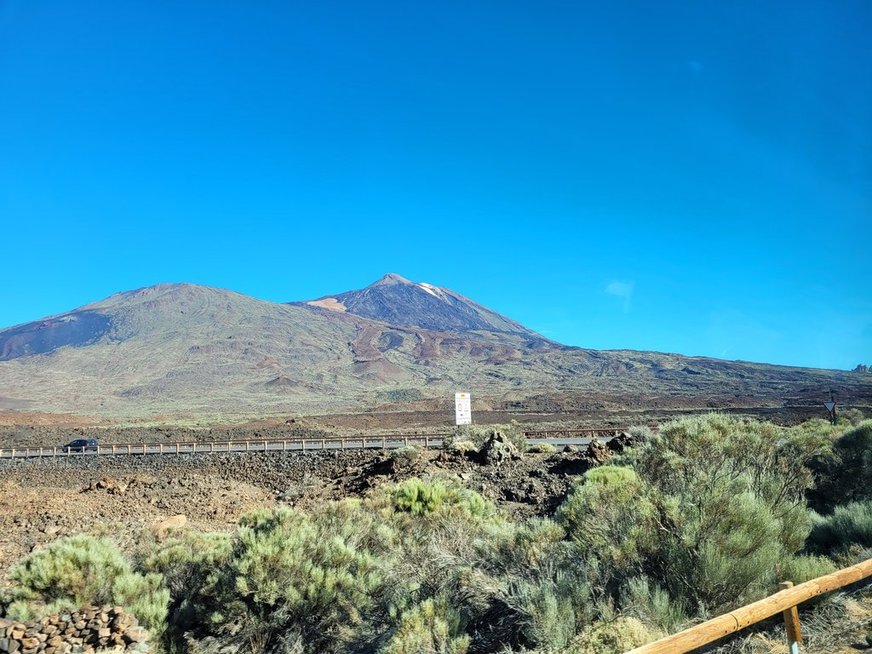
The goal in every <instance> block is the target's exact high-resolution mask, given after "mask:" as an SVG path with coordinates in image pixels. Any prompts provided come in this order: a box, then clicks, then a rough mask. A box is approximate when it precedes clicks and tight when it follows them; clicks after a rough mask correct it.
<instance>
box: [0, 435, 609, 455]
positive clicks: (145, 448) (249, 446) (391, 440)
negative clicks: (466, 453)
mask: <svg viewBox="0 0 872 654" xmlns="http://www.w3.org/2000/svg"><path fill="white" fill-rule="evenodd" d="M620 431H621V430H615V429H607V430H606V429H604V430H572V431H566V432H548V433H547V434H551V433H554V434H558V433H562V434H565V435H564V436H562V437H561V436H549V435H546V434H544V433H542V432H531V433H530V436H529V437H528V438H527V442H528V443H530V444H531V445H534V444H539V443H550V444H551V445H553V446H554V447H565V446H566V445H576V446H587V445H588V444H589V443H590V442H591V440H593V438H594V437H596V438H597V439H598V440H600V441H602V442H606V441H608V440H610V439H611V438H613V437H614V436H615V435H617V433H620ZM586 434H590V435H586ZM442 438H443V434H415V435H397V436H366V437H363V436H357V437H346V438H324V439H299V438H297V439H288V440H264V441H239V442H233V441H222V442H202V443H131V444H120V445H100V446H99V447H98V448H97V450H96V451H87V450H86V451H64V449H65V448H63V447H41V448H37V447H25V448H7V449H0V459H19V458H41V457H76V456H135V455H139V456H142V455H146V454H156V455H176V454H213V453H218V452H308V451H312V450H361V449H367V450H369V449H380V450H381V449H387V450H392V449H397V448H400V447H405V446H407V445H415V446H418V447H426V448H437V449H438V448H441V447H442Z"/></svg>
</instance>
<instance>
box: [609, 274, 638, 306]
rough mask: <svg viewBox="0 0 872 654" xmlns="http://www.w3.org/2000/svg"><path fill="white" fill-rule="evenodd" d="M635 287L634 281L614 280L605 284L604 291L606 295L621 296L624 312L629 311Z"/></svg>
mask: <svg viewBox="0 0 872 654" xmlns="http://www.w3.org/2000/svg"><path fill="white" fill-rule="evenodd" d="M635 288H636V282H623V281H619V280H615V281H612V282H609V283H608V285H606V288H605V292H606V294H608V295H614V296H615V297H618V298H621V299H622V300H623V301H624V302H623V307H624V313H629V312H630V304H631V302H632V301H633V291H634V290H635Z"/></svg>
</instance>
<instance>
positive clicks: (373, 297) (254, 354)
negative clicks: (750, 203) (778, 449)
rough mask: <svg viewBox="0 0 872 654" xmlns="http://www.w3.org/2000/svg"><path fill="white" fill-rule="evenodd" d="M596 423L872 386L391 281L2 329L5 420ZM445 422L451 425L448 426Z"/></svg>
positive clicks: (110, 308) (807, 402) (148, 291)
mask: <svg viewBox="0 0 872 654" xmlns="http://www.w3.org/2000/svg"><path fill="white" fill-rule="evenodd" d="M457 390H470V391H472V392H473V394H474V398H475V402H476V404H475V408H476V410H477V411H481V410H489V409H490V410H494V411H503V412H543V413H550V412H559V411H573V412H575V413H577V414H580V415H581V414H584V415H588V414H591V413H592V412H596V411H604V410H611V409H614V408H621V409H623V410H629V411H646V410H650V409H658V410H664V409H677V408H687V407H703V408H704V407H713V408H714V407H717V408H726V407H745V406H753V407H780V406H805V407H812V406H816V405H817V404H818V403H819V401H821V398H823V399H828V398H829V393H830V391H831V390H833V391H835V392H836V393H837V394H838V398H839V399H840V402H841V403H843V404H846V403H848V404H850V403H854V404H862V405H864V406H868V405H870V404H872V375H868V374H862V373H849V372H841V371H827V370H814V369H803V368H789V367H784V366H770V365H765V364H752V363H744V362H728V361H719V360H717V359H709V358H699V357H696V358H691V357H685V356H681V355H677V354H661V353H655V352H634V351H597V350H588V349H582V348H570V347H566V346H563V345H560V344H558V343H554V342H553V341H549V340H547V339H545V338H543V337H541V336H539V335H538V334H536V333H535V332H533V331H531V330H529V329H526V328H525V327H523V326H522V325H520V324H518V323H516V322H514V321H512V320H510V319H508V318H505V317H503V316H500V315H499V314H497V313H495V312H493V311H491V310H489V309H486V308H485V307H482V306H481V305H478V304H476V303H475V302H473V301H471V300H469V299H467V298H464V297H463V296H462V295H459V294H457V293H455V292H453V291H450V290H448V289H444V288H439V287H436V286H430V285H427V284H416V283H414V282H410V281H408V280H405V279H403V278H401V277H399V276H398V275H388V276H386V277H384V278H382V279H381V280H379V281H378V282H376V283H375V284H373V285H372V286H369V287H367V288H365V289H362V290H360V291H350V292H348V293H339V294H337V295H334V296H330V297H327V298H322V299H320V300H316V301H313V302H308V303H307V302H301V303H291V304H282V303H274V302H265V301H263V300H258V299H255V298H252V297H248V296H245V295H241V294H239V293H234V292H232V291H227V290H223V289H218V288H211V287H205V286H197V285H193V284H161V285H158V286H151V287H148V288H143V289H138V290H135V291H127V292H123V293H118V294H116V295H113V296H111V297H109V298H106V299H105V300H102V301H100V302H95V303H93V304H89V305H87V306H84V307H81V308H79V309H76V310H74V311H70V312H68V313H64V314H61V315H58V316H53V317H49V318H45V319H42V320H39V321H36V322H32V323H28V324H24V325H18V326H15V327H10V328H8V329H5V330H2V331H0V409H6V410H17V411H31V412H53V413H72V414H78V415H99V416H107V417H130V418H137V417H154V416H165V417H167V416H169V417H173V418H179V417H190V418H199V417H205V416H208V417H210V418H220V417H233V416H242V415H255V414H283V415H287V414H289V413H291V414H292V413H296V412H300V413H337V412H360V411H362V410H369V409H373V408H376V409H378V410H379V411H409V410H415V411H434V410H436V409H439V411H444V410H445V408H446V407H447V406H448V405H449V403H450V400H451V398H452V397H453V393H454V392H455V391H457ZM440 415H441V414H440Z"/></svg>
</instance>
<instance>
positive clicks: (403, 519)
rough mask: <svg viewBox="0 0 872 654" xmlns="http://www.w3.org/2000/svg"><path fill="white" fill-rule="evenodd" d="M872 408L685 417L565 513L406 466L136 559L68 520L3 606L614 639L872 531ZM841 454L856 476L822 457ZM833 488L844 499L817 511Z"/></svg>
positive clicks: (389, 651) (624, 641) (804, 565)
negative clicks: (838, 420) (71, 527)
mask: <svg viewBox="0 0 872 654" xmlns="http://www.w3.org/2000/svg"><path fill="white" fill-rule="evenodd" d="M870 425H872V423H869V422H866V423H861V424H860V425H858V426H857V427H853V428H850V429H849V430H848V431H847V432H846V433H845V434H843V435H841V436H839V435H838V434H833V433H832V432H830V431H825V430H823V429H822V428H821V427H820V426H819V425H805V426H802V427H800V428H797V429H791V430H784V429H779V428H776V427H774V426H772V425H769V424H766V423H759V422H750V421H740V420H735V419H730V418H726V417H723V416H708V417H704V418H694V419H687V420H680V421H675V422H672V423H669V424H666V425H664V426H662V427H661V429H660V430H659V431H658V432H657V433H654V432H651V431H650V430H647V431H645V432H644V434H643V435H644V438H642V439H640V440H639V444H638V445H637V446H636V447H634V448H633V449H631V450H628V451H625V453H624V455H622V456H621V457H617V458H614V459H612V460H611V461H610V463H611V464H612V465H608V466H601V467H599V468H594V469H591V470H589V471H587V472H586V473H585V474H584V475H583V476H581V477H580V478H579V479H578V481H577V483H576V484H575V485H574V487H573V489H572V491H571V492H570V493H569V494H568V496H567V497H566V498H565V500H564V502H563V503H562V505H561V506H560V507H559V508H558V509H557V511H556V512H555V514H554V516H553V517H552V518H536V519H530V520H526V521H521V522H519V521H514V520H511V519H509V518H508V517H507V516H506V515H504V514H503V513H502V512H501V511H500V510H498V509H497V507H496V506H494V505H493V504H492V503H491V502H489V501H488V500H486V499H485V498H483V497H482V496H481V495H480V494H478V493H476V492H474V491H472V490H470V489H468V488H466V487H464V486H462V485H460V484H458V483H456V482H454V481H451V480H447V479H438V478H429V479H418V478H413V479H408V480H406V481H404V482H402V483H399V484H395V485H386V486H382V487H379V488H377V489H375V490H374V491H372V492H371V493H370V494H369V495H367V496H366V497H365V498H363V499H346V500H342V501H338V502H329V503H325V504H324V505H323V506H321V507H319V508H318V509H317V510H313V511H310V512H303V511H300V510H296V509H291V508H287V507H282V508H276V509H268V510H258V511H255V512H252V513H249V514H247V515H245V516H243V517H242V518H241V519H240V521H239V524H238V526H237V529H236V531H235V532H234V533H232V534H207V533H200V532H197V531H192V530H182V531H177V532H174V533H172V534H170V535H169V537H168V538H165V539H163V540H161V541H143V542H142V543H141V545H140V547H139V548H138V549H137V550H136V551H134V552H133V554H132V556H131V557H130V558H128V557H126V556H124V555H122V554H121V553H120V552H119V550H118V549H117V547H116V546H115V545H114V544H113V543H112V542H111V541H109V540H107V539H98V538H93V537H90V536H75V537H70V538H64V539H60V540H58V541H56V542H55V543H53V544H51V545H49V546H48V547H46V548H45V549H43V550H40V551H38V552H34V553H32V554H31V555H30V556H29V557H27V558H26V559H25V560H24V561H22V562H21V563H19V564H18V565H16V566H14V567H13V568H12V570H11V571H10V575H9V576H10V579H11V581H12V584H13V585H12V589H11V592H10V593H9V594H8V596H6V598H5V599H4V600H2V601H0V609H3V611H4V612H5V613H6V614H7V615H9V616H10V617H15V618H19V619H23V618H30V617H38V616H40V615H44V614H47V613H49V612H54V611H59V610H64V609H67V608H72V607H75V606H79V605H85V604H98V605H99V604H106V603H110V604H115V605H121V606H123V607H125V608H126V609H127V610H129V611H130V612H132V613H133V614H134V615H135V616H136V617H137V618H138V619H139V620H140V622H142V623H143V624H145V625H147V626H148V627H149V629H151V630H152V632H153V634H154V636H155V638H156V639H157V640H158V644H159V646H160V647H161V648H162V649H163V650H164V651H167V652H173V653H179V654H182V653H184V652H190V653H192V654H193V653H203V654H212V653H213V652H216V653H217V652H226V651H231V650H232V651H239V652H243V653H251V654H260V653H264V654H280V653H292V652H293V653H296V654H307V653H310V652H311V653H315V652H325V653H327V654H330V653H336V654H338V653H339V652H359V653H373V654H375V653H383V654H413V653H414V654H429V653H433V654H436V653H440V654H467V653H468V654H478V653H484V652H497V651H499V652H504V653H510V652H534V651H537V652H541V653H543V654H544V653H545V652H552V653H563V654H570V653H573V652H575V653H585V654H586V653H588V652H591V653H592V652H597V653H602V654H607V653H609V652H620V651H624V650H625V649H628V648H632V647H635V646H637V645H639V644H642V643H643V642H646V641H648V640H652V639H654V638H656V637H658V636H659V635H661V634H662V633H665V632H671V631H675V630H677V629H680V628H681V627H683V626H684V625H686V624H687V623H688V622H689V621H693V620H697V619H699V618H700V617H704V616H707V615H710V614H712V613H714V612H719V611H722V610H727V609H729V608H732V607H735V606H738V605H741V604H743V603H745V602H747V601H749V600H752V599H756V598H757V597H759V596H761V595H763V594H766V593H768V592H770V591H771V590H772V588H773V587H774V585H775V583H776V582H777V581H779V580H782V579H789V580H792V581H794V582H802V581H805V580H806V579H810V578H813V577H817V576H820V575H821V574H826V573H827V572H830V571H832V570H833V569H834V562H833V560H832V558H831V557H833V556H835V557H837V558H838V557H845V556H848V555H856V553H857V552H859V551H862V550H863V548H870V547H872V498H870V497H867V496H866V495H864V493H865V488H866V487H864V486H863V483H862V480H863V479H864V478H863V475H866V474H868V472H869V470H870V467H869V457H870V455H872V440H870V438H869V434H870V431H869V428H870ZM462 437H463V439H479V440H483V439H484V438H487V435H483V432H477V433H473V432H472V431H464V432H463V434H462ZM458 442H464V441H458ZM397 456H398V458H407V457H412V456H413V453H412V452H402V453H398V454H397ZM846 473H850V474H852V475H855V477H858V478H859V480H858V479H856V478H855V479H844V478H841V477H838V478H833V477H830V476H828V475H843V474H846ZM815 482H816V483H817V490H815V489H814V488H813V487H814V484H815ZM822 488H829V489H830V491H829V492H832V493H833V494H834V495H833V498H832V499H831V500H830V505H831V506H832V510H830V511H828V512H822V513H813V512H811V511H809V509H808V508H807V504H806V494H809V497H817V498H818V500H819V499H820V497H821V496H820V489H822ZM815 493H818V495H816V496H815ZM866 551H868V549H867V550H866ZM839 560H842V559H839Z"/></svg>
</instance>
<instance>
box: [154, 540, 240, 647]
mask: <svg viewBox="0 0 872 654" xmlns="http://www.w3.org/2000/svg"><path fill="white" fill-rule="evenodd" d="M230 552H231V543H230V537H229V536H228V535H227V534H214V533H201V532H197V531H192V530H186V531H183V532H179V533H178V534H175V535H173V536H171V537H170V538H168V539H166V540H164V541H161V542H157V543H154V544H153V545H152V549H151V551H150V552H149V553H148V554H147V556H146V557H145V559H144V560H143V561H142V563H141V567H142V568H143V570H145V571H146V572H152V573H157V574H160V575H161V576H162V577H163V579H164V582H165V585H166V587H167V589H168V590H169V592H170V598H171V599H170V605H169V609H168V612H167V630H166V632H165V634H164V640H165V644H166V646H167V648H168V650H169V651H176V650H179V649H181V648H182V642H183V636H184V634H185V633H186V632H191V633H193V634H195V635H204V634H206V633H208V625H209V621H210V617H211V616H212V615H213V614H214V613H216V612H220V611H221V610H222V607H221V606H220V605H219V604H218V601H217V598H215V597H214V596H213V595H212V592H213V591H214V589H213V588H212V584H213V577H214V575H215V571H216V570H218V569H220V567H221V566H223V565H225V564H226V562H227V560H228V558H229V556H230Z"/></svg>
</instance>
